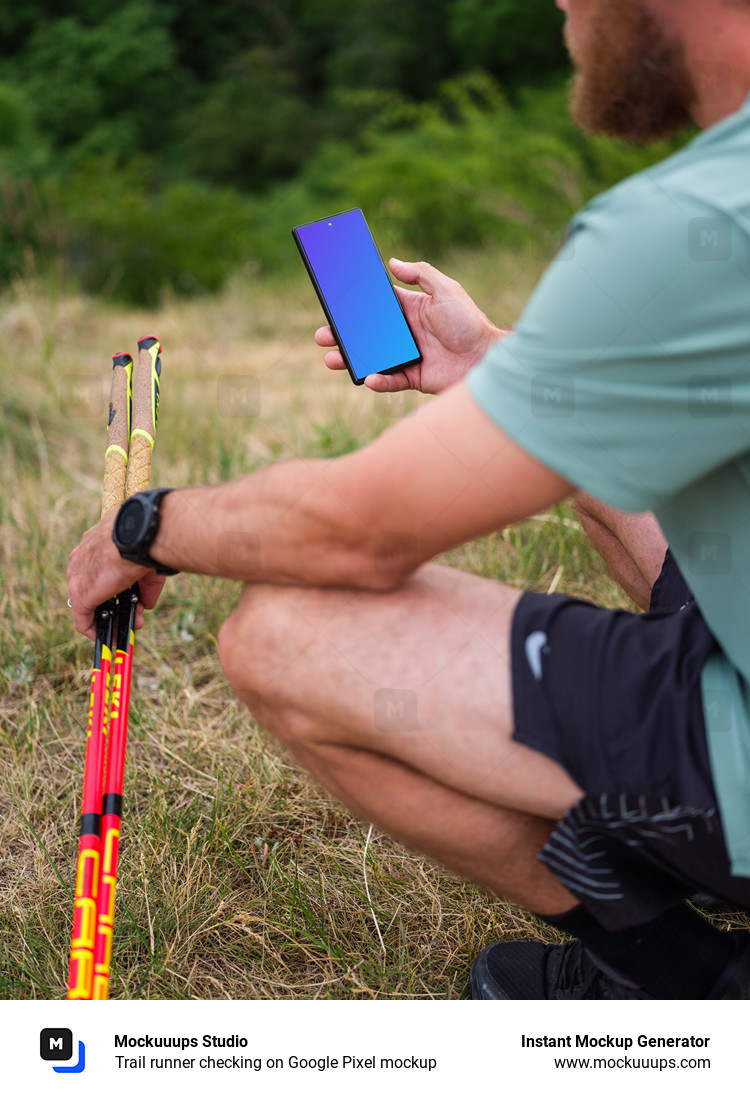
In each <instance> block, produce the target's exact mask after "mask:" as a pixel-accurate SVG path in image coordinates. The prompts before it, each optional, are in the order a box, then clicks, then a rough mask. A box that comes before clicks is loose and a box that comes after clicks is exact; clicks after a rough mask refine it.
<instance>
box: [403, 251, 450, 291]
mask: <svg viewBox="0 0 750 1100" xmlns="http://www.w3.org/2000/svg"><path fill="white" fill-rule="evenodd" d="M388 266H389V267H390V269H391V271H392V272H393V274H394V275H395V276H396V278H397V279H400V280H401V282H402V283H410V284H411V285H412V286H421V288H422V290H425V291H427V293H428V294H436V293H438V291H440V290H441V289H445V288H447V287H448V286H449V284H451V283H453V282H454V281H455V280H454V279H451V278H449V277H448V276H447V275H445V274H443V272H442V271H438V269H437V268H436V267H433V266H432V264H428V263H426V262H425V261H424V260H419V261H418V262H416V263H407V262H406V261H405V260H397V259H396V258H395V257H393V258H392V259H390V260H389V261H388Z"/></svg>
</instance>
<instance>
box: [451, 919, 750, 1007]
mask: <svg viewBox="0 0 750 1100" xmlns="http://www.w3.org/2000/svg"><path fill="white" fill-rule="evenodd" d="M727 935H730V936H732V937H733V938H735V939H736V941H737V944H736V950H735V954H734V958H733V959H732V960H731V962H730V963H729V964H728V965H727V966H726V967H725V968H724V970H723V972H722V973H721V974H720V975H719V978H718V980H717V982H716V984H715V985H714V987H713V989H712V990H711V992H710V993H709V994H708V996H707V997H706V1000H711V1001H750V943H749V942H748V934H747V932H728V933H727ZM470 987H471V999H472V1000H473V1001H652V1000H653V999H654V998H653V997H652V996H651V995H650V994H648V993H646V992H644V990H642V989H639V988H638V987H637V986H635V985H632V984H630V983H629V982H626V981H625V980H624V979H618V978H615V977H613V976H612V975H610V974H607V973H606V972H605V971H604V970H602V969H601V967H600V966H598V965H597V964H596V963H595V962H594V960H593V958H592V957H591V955H590V954H589V952H588V951H587V950H586V948H585V947H584V946H583V944H582V943H581V941H580V940H568V942H567V943H563V944H555V943H534V942H533V941H530V940H515V941H514V940H508V941H507V942H504V943H503V942H500V943H492V944H490V946H489V947H485V948H484V950H483V951H482V952H480V954H479V955H478V956H477V958H476V959H475V960H474V965H473V966H472V968H471V975H470Z"/></svg>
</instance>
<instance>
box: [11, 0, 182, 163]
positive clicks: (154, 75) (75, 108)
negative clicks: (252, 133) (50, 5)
mask: <svg viewBox="0 0 750 1100" xmlns="http://www.w3.org/2000/svg"><path fill="white" fill-rule="evenodd" d="M21 71H22V73H24V74H25V76H26V81H25V83H26V87H27V88H28V89H29V92H30V94H31V96H32V98H33V101H34V103H35V104H36V113H37V118H38V120H39V123H40V125H41V126H42V128H43V129H44V131H45V133H46V134H47V135H48V136H49V139H50V140H51V142H52V143H53V145H54V146H55V147H56V148H57V149H58V150H59V151H61V152H65V153H66V154H67V155H68V156H73V157H80V156H81V155H88V154H90V153H101V154H109V155H113V156H116V157H120V158H124V157H129V156H132V155H133V154H134V153H136V152H137V151H139V150H143V149H153V148H154V147H155V146H156V145H157V143H158V142H159V141H162V140H164V138H165V137H167V136H169V125H168V120H169V119H170V115H171V108H172V105H173V103H174V102H175V101H179V96H180V92H181V91H182V85H183V84H184V80H182V79H181V74H180V71H179V69H178V68H177V67H176V66H175V47H174V43H173V40H172V38H171V37H170V35H169V33H168V30H167V28H166V27H165V25H164V18H163V13H162V12H161V11H160V8H159V5H157V4H154V3H152V2H151V0H131V2H130V3H127V4H125V5H124V6H122V7H117V8H115V9H114V10H113V11H112V12H111V13H110V14H109V15H108V16H107V17H106V18H104V19H103V20H102V21H101V22H98V23H96V24H94V25H92V26H87V25H86V24H85V23H83V22H81V21H80V20H79V19H78V18H76V17H75V16H68V17H65V18H63V19H58V20H56V21H54V22H44V23H42V24H41V25H40V26H39V27H38V28H37V29H36V30H35V31H34V33H33V34H32V36H31V38H30V40H29V42H28V46H27V49H26V51H25V54H24V57H23V60H22V64H21Z"/></svg>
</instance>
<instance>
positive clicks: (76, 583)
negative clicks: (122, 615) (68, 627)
mask: <svg viewBox="0 0 750 1100" xmlns="http://www.w3.org/2000/svg"><path fill="white" fill-rule="evenodd" d="M113 525H114V512H112V513H110V515H108V516H105V517H104V518H103V519H101V520H99V522H98V523H97V524H96V526H95V527H91V528H89V530H88V531H87V532H86V533H85V535H84V536H83V538H82V539H81V541H80V543H79V544H78V546H76V547H75V549H74V550H72V551H71V553H70V564H69V565H68V594H69V596H70V606H71V608H72V611H73V626H74V627H75V629H76V630H78V631H80V633H81V634H85V635H86V637H87V638H91V639H92V640H93V639H94V638H95V637H96V627H95V625H94V611H95V609H96V608H97V607H98V606H99V604H100V603H104V601H105V600H108V599H109V598H110V596H116V595H117V593H118V592H123V591H124V590H125V589H126V588H129V587H130V585H131V584H135V582H136V581H138V585H139V588H140V593H141V599H140V603H139V604H138V608H137V610H136V616H135V627H136V630H139V629H140V628H141V627H142V626H143V609H144V608H152V607H156V602H157V600H158V599H159V596H160V594H161V590H162V588H163V587H164V581H165V580H166V578H165V577H161V576H159V575H158V574H156V573H155V572H154V571H153V570H152V569H146V568H144V567H143V566H142V565H136V564H135V562H129V561H125V560H124V559H123V558H121V557H120V552H119V550H118V549H117V547H116V546H115V544H114V542H113V541H112V527H113Z"/></svg>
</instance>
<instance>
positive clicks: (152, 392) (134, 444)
mask: <svg viewBox="0 0 750 1100" xmlns="http://www.w3.org/2000/svg"><path fill="white" fill-rule="evenodd" d="M160 352H161V344H160V343H159V341H158V340H157V339H156V337H155V336H144V337H143V339H142V340H139V341H138V370H137V372H136V376H135V384H134V386H133V425H132V430H131V433H130V457H129V462H128V477H127V486H126V490H125V495H126V496H128V497H132V496H133V494H134V493H140V492H142V491H143V490H144V489H148V487H149V482H150V480H151V454H152V452H153V449H154V436H155V434H156V421H157V420H158V417H159V375H160V374H161V359H160V357H159V353H160Z"/></svg>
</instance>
